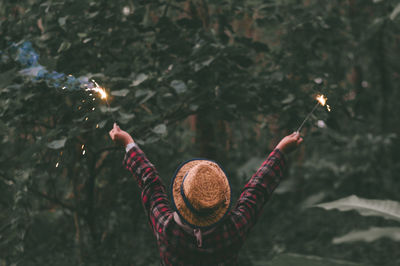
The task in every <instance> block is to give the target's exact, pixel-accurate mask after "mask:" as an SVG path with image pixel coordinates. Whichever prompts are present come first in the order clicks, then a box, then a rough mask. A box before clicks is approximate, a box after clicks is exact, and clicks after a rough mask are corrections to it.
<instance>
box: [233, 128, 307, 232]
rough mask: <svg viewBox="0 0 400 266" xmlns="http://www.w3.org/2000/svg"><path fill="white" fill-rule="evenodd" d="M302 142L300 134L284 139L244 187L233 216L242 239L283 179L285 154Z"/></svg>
mask: <svg viewBox="0 0 400 266" xmlns="http://www.w3.org/2000/svg"><path fill="white" fill-rule="evenodd" d="M302 141H303V139H302V138H301V137H300V135H299V133H293V134H291V135H288V136H286V137H285V138H283V139H282V140H281V141H280V142H279V144H278V145H277V146H276V147H275V149H274V150H273V151H272V152H271V153H270V154H269V156H268V157H267V159H266V160H265V161H264V163H263V164H262V165H261V167H260V168H259V169H258V171H257V172H256V173H255V174H254V175H253V176H252V178H251V179H250V180H249V181H248V182H247V184H246V185H245V186H244V188H243V190H242V193H241V195H240V197H239V200H238V201H237V203H236V206H235V208H234V209H233V210H232V215H231V218H232V219H233V222H234V223H235V225H236V228H237V229H238V232H239V235H240V236H241V238H246V236H247V233H248V232H249V230H250V229H251V228H252V227H253V226H254V225H255V223H256V222H257V219H258V217H259V216H260V213H261V210H262V207H263V206H264V204H265V203H266V202H267V200H268V199H269V197H270V196H271V194H272V192H273V191H274V190H275V188H276V187H277V186H278V185H279V183H280V181H281V179H282V178H283V172H284V168H285V158H284V157H285V154H288V153H290V152H291V151H293V150H294V149H296V147H297V146H298V145H299V144H300V143H301V142H302Z"/></svg>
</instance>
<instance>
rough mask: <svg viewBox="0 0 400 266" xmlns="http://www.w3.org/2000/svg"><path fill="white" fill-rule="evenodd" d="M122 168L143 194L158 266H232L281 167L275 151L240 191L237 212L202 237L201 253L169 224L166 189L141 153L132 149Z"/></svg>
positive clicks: (190, 238)
mask: <svg viewBox="0 0 400 266" xmlns="http://www.w3.org/2000/svg"><path fill="white" fill-rule="evenodd" d="M124 165H125V167H126V168H127V169H128V170H129V171H130V172H131V173H132V174H133V175H134V176H135V177H136V180H137V182H138V184H139V187H140V188H141V189H142V203H143V206H144V209H145V210H146V213H147V215H148V218H149V223H150V225H151V228H152V230H153V233H154V235H155V236H156V238H157V245H158V249H159V252H160V257H161V264H162V265H236V264H237V257H238V253H239V250H240V248H241V247H242V245H243V242H244V240H245V239H246V237H247V235H248V233H249V231H250V229H251V228H252V227H253V226H254V225H255V223H256V221H257V218H258V217H259V216H260V213H261V210H262V207H263V206H264V204H265V202H266V201H267V200H268V198H269V197H270V196H271V194H272V192H273V191H274V189H275V188H276V187H277V186H278V184H279V182H280V180H281V179H282V177H283V169H284V165H285V162H284V158H283V154H282V153H281V152H280V151H279V150H277V149H275V150H274V151H273V152H271V154H270V155H269V156H268V158H267V159H266V160H265V161H264V163H263V164H262V165H261V167H260V168H259V169H258V171H257V172H256V173H255V174H254V175H253V177H252V178H251V179H250V180H249V181H248V182H247V184H246V185H245V186H244V188H243V190H242V193H241V195H240V198H239V200H238V201H237V203H236V205H235V207H234V208H233V209H232V210H231V211H230V212H229V213H228V215H227V216H226V217H225V218H224V220H223V221H222V222H221V223H219V224H218V225H217V226H216V228H215V230H214V231H212V232H211V233H210V234H208V235H205V236H204V237H203V245H202V247H201V248H199V247H198V246H197V243H196V238H195V237H194V236H193V235H190V234H188V233H187V232H185V231H184V230H183V229H182V228H181V227H180V226H179V225H178V224H177V223H176V222H175V220H174V219H173V212H174V210H172V209H171V207H170V204H169V200H168V196H167V193H166V190H165V186H164V185H163V183H162V181H161V179H160V177H159V176H158V173H157V170H156V169H155V167H154V166H153V164H151V163H150V161H149V160H148V159H147V157H146V155H145V154H144V153H143V151H142V150H141V149H140V148H139V147H137V146H134V147H133V148H131V149H130V150H129V151H128V152H127V154H126V156H125V160H124Z"/></svg>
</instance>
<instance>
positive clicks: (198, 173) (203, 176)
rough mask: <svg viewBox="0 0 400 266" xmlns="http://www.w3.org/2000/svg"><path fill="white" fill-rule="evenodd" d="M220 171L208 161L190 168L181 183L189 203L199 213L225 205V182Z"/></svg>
mask: <svg viewBox="0 0 400 266" xmlns="http://www.w3.org/2000/svg"><path fill="white" fill-rule="evenodd" d="M225 179H226V178H225V175H224V173H223V172H222V170H221V169H220V168H219V167H218V166H217V165H216V164H214V163H212V162H210V161H206V162H201V163H200V164H198V165H196V166H195V167H193V168H191V169H190V170H189V171H188V172H187V174H186V177H185V179H184V181H183V190H184V193H185V196H186V198H187V200H188V201H189V203H190V204H191V205H192V206H193V208H194V209H195V210H197V211H198V212H200V213H208V212H211V211H213V210H214V209H216V208H218V207H220V206H221V205H222V204H224V203H226V201H227V200H226V195H225V194H226V180H225Z"/></svg>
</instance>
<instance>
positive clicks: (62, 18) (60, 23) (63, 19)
mask: <svg viewBox="0 0 400 266" xmlns="http://www.w3.org/2000/svg"><path fill="white" fill-rule="evenodd" d="M67 19H68V16H67V17H60V18H58V25H60V26H61V27H63V26H65V23H67Z"/></svg>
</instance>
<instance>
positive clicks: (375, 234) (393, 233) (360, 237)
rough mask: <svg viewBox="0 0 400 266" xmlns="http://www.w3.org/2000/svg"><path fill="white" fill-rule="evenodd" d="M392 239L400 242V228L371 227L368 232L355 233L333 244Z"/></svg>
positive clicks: (338, 239)
mask: <svg viewBox="0 0 400 266" xmlns="http://www.w3.org/2000/svg"><path fill="white" fill-rule="evenodd" d="M383 237H386V238H390V239H392V240H394V241H400V227H383V228H382V227H371V228H369V229H368V230H362V231H353V232H350V233H348V234H345V235H343V236H340V237H335V238H334V239H333V240H332V243H333V244H342V243H349V242H355V241H364V242H372V241H375V240H377V239H380V238H383Z"/></svg>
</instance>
